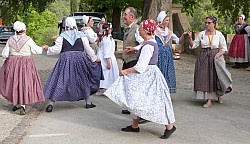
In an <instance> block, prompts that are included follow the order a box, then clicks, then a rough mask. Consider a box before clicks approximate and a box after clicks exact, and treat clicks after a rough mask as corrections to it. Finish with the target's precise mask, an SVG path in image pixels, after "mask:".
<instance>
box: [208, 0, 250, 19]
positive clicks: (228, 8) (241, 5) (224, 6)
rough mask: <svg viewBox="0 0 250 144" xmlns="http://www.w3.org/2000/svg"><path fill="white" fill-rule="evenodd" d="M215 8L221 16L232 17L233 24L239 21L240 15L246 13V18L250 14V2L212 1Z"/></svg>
mask: <svg viewBox="0 0 250 144" xmlns="http://www.w3.org/2000/svg"><path fill="white" fill-rule="evenodd" d="M211 1H212V3H213V6H215V7H216V8H217V10H218V11H219V13H220V15H221V16H223V17H225V18H226V17H230V18H231V21H232V23H233V22H234V21H235V20H236V19H237V17H238V15H240V14H242V13H244V14H245V15H246V18H247V17H248V16H249V12H250V2H249V0H211Z"/></svg>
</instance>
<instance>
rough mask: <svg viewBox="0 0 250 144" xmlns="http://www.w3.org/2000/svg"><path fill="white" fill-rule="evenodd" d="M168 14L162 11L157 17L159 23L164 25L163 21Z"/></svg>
mask: <svg viewBox="0 0 250 144" xmlns="http://www.w3.org/2000/svg"><path fill="white" fill-rule="evenodd" d="M166 16H167V14H166V12H165V11H161V12H160V13H159V14H158V16H157V22H158V23H162V21H163V20H164V19H165V18H166Z"/></svg>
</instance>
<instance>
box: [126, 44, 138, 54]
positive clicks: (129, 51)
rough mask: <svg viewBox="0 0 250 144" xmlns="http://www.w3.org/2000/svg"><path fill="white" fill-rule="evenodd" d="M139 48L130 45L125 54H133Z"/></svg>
mask: <svg viewBox="0 0 250 144" xmlns="http://www.w3.org/2000/svg"><path fill="white" fill-rule="evenodd" d="M136 51H137V49H135V48H133V47H131V46H128V47H126V48H125V49H124V53H125V54H132V53H136Z"/></svg>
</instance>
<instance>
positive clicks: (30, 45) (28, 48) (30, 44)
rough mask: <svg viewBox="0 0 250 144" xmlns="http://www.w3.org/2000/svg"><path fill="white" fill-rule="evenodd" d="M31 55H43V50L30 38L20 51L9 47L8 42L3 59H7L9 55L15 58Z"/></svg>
mask: <svg viewBox="0 0 250 144" xmlns="http://www.w3.org/2000/svg"><path fill="white" fill-rule="evenodd" d="M31 53H33V54H42V53H43V48H42V47H40V46H38V45H36V43H35V42H34V41H33V40H32V39H31V38H30V39H29V40H28V41H27V42H26V43H25V44H24V45H23V47H22V48H21V50H20V51H15V50H14V49H13V48H11V47H9V43H8V41H7V43H6V45H5V47H4V49H3V51H2V57H3V59H6V58H7V57H8V56H9V55H13V56H30V55H31Z"/></svg>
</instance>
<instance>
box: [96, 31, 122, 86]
mask: <svg viewBox="0 0 250 144" xmlns="http://www.w3.org/2000/svg"><path fill="white" fill-rule="evenodd" d="M98 58H99V59H100V60H101V64H102V71H103V76H104V80H101V82H100V88H105V89H107V88H109V87H110V85H111V84H112V83H113V82H114V81H115V80H116V79H117V78H118V77H119V68H118V65H117V61H116V57H115V41H114V39H113V38H112V37H111V35H108V36H105V37H103V39H102V41H101V43H100V46H99V48H98ZM105 58H110V63H111V65H110V69H107V61H106V59H105Z"/></svg>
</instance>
